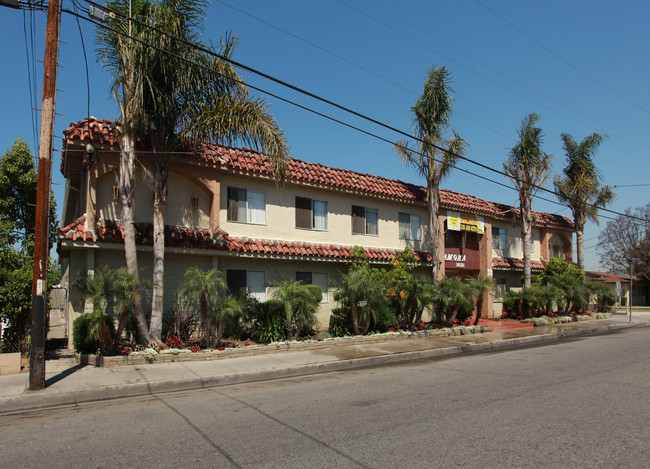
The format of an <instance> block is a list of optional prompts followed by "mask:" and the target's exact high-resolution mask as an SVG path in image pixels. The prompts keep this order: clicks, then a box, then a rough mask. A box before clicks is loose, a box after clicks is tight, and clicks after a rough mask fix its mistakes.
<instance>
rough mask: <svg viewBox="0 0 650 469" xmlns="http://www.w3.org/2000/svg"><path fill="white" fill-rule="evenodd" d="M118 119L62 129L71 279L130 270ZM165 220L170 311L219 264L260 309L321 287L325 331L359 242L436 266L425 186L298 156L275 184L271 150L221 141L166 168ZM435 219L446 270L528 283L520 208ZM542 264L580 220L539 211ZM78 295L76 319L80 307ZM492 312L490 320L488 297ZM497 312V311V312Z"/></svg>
mask: <svg viewBox="0 0 650 469" xmlns="http://www.w3.org/2000/svg"><path fill="white" fill-rule="evenodd" d="M118 138H119V124H118V123H115V122H112V121H108V120H98V119H94V118H90V119H87V120H84V121H81V122H78V123H74V124H72V125H71V126H70V127H69V128H68V129H66V131H65V136H64V142H65V144H64V149H63V155H62V165H61V171H62V172H63V175H64V176H65V178H66V196H65V200H64V206H63V223H62V225H63V228H62V229H61V230H60V233H59V256H60V261H61V263H62V268H63V273H64V281H67V282H68V283H69V284H70V285H71V284H72V283H71V282H70V279H74V278H75V277H77V276H82V275H85V274H87V273H91V272H93V271H94V270H95V269H97V268H99V267H100V266H103V265H109V266H113V267H119V266H122V265H124V245H123V234H122V230H121V225H120V211H121V206H120V203H119V200H118V191H117V180H118V171H119V140H118ZM150 158H151V154H150V153H149V152H148V151H147V149H146V148H139V151H138V161H139V167H138V171H137V182H136V189H135V194H136V195H135V200H136V222H137V233H138V234H137V244H138V247H137V248H138V262H139V265H140V266H141V267H142V268H144V271H143V273H142V275H143V276H144V277H150V276H151V265H152V242H153V236H152V224H151V220H152V191H151V189H150V188H149V186H148V185H147V183H146V182H145V179H146V178H145V177H144V173H145V172H146V169H147V168H148V167H150V163H151V160H150ZM168 187H169V188H168V194H167V200H168V202H167V206H166V210H165V223H166V236H165V238H166V241H165V242H166V254H165V280H164V282H165V284H164V286H165V294H164V295H165V296H164V303H165V308H166V309H167V308H169V307H170V306H171V305H172V303H173V301H174V294H175V290H176V288H177V286H178V285H179V284H180V282H181V281H182V277H183V274H184V272H185V270H186V269H187V268H189V267H191V266H198V267H200V268H203V269H209V268H216V269H219V270H220V271H221V272H223V273H224V275H225V277H226V279H227V282H228V284H229V286H231V288H233V289H238V288H241V287H245V288H246V289H247V290H248V291H249V292H250V294H251V295H253V296H255V297H256V298H258V299H260V300H265V299H267V298H268V296H269V291H268V287H267V284H268V282H269V281H270V280H272V279H278V278H280V277H281V276H283V277H284V278H293V279H298V280H304V281H306V282H310V283H314V284H316V285H319V286H321V288H322V289H323V293H324V295H323V301H322V305H321V311H320V313H319V320H320V322H321V325H322V326H323V327H327V324H328V317H329V314H330V312H331V309H332V307H334V306H335V305H334V300H333V295H332V287H331V285H332V284H333V281H334V280H335V279H336V278H337V277H338V275H339V272H341V271H343V270H344V269H345V266H346V263H347V262H349V261H350V259H351V255H350V249H351V248H352V247H353V246H355V245H358V246H362V247H364V248H365V250H366V253H367V255H368V257H369V259H370V261H371V262H374V263H377V264H386V265H388V264H389V263H390V261H391V260H392V259H393V258H394V256H395V254H396V253H397V252H398V251H401V250H403V249H404V248H406V247H410V248H411V249H413V250H414V251H415V252H416V253H417V254H418V256H419V258H420V261H421V264H422V267H421V269H422V271H423V272H428V271H430V270H429V269H428V268H427V267H428V266H430V265H431V258H430V254H428V251H429V246H428V243H427V242H426V239H427V225H428V223H427V221H428V213H427V207H426V201H425V193H424V189H423V188H422V187H419V186H416V185H412V184H407V183H404V182H401V181H398V180H392V179H387V178H383V177H379V176H373V175H370V174H362V173H358V172H354V171H349V170H345V169H339V168H333V167H328V166H323V165H321V164H314V163H308V162H305V161H301V160H298V159H291V160H290V162H289V165H288V170H287V177H286V184H285V185H284V186H283V187H277V186H276V185H275V183H274V180H273V175H272V172H271V166H270V164H269V161H268V159H267V158H266V157H265V156H264V155H263V154H261V153H259V152H257V151H254V150H248V149H239V148H231V147H226V146H220V145H211V146H208V147H206V148H203V149H202V150H201V151H198V152H193V153H186V154H178V155H175V156H174V157H173V158H172V159H171V162H170V171H169V184H168ZM438 216H439V218H440V220H441V222H442V226H443V227H444V229H443V230H442V233H441V238H442V239H441V241H443V242H444V246H445V249H444V252H441V254H440V259H439V262H440V263H441V266H442V268H443V269H444V272H445V275H458V276H462V277H468V276H473V275H476V274H478V273H483V274H485V275H488V276H492V277H494V278H495V279H496V282H497V284H498V289H497V296H498V294H499V292H501V293H502V292H504V291H505V290H506V289H507V288H508V287H512V286H521V276H522V269H523V260H522V257H523V256H522V248H521V239H520V237H521V236H520V229H519V221H518V209H516V208H514V207H511V206H507V205H503V204H499V203H495V202H489V201H486V200H482V199H479V198H477V197H474V196H471V195H465V194H460V193H457V192H453V191H449V190H442V191H441V211H440V213H439V215H438ZM534 219H535V222H534V229H533V238H534V239H533V243H532V259H533V269H534V270H540V269H542V268H543V267H544V264H545V262H546V261H547V260H548V259H549V258H550V257H551V256H562V257H565V258H568V259H570V258H571V252H572V248H571V233H572V230H573V223H572V222H571V221H570V220H569V219H567V218H565V217H561V216H558V215H552V214H548V213H536V214H535V217H534ZM85 307H86V306H85V305H84V304H83V302H81V301H79V298H78V294H77V293H76V292H75V291H74V288H73V289H72V291H71V292H70V295H69V302H68V311H69V316H70V320H72V319H73V318H74V317H76V315H78V314H80V313H81V312H83V311H84V308H85ZM485 308H486V309H485V311H484V314H485V315H486V316H491V315H493V314H494V310H493V306H492V301H487V302H486V305H485ZM497 312H498V308H497Z"/></svg>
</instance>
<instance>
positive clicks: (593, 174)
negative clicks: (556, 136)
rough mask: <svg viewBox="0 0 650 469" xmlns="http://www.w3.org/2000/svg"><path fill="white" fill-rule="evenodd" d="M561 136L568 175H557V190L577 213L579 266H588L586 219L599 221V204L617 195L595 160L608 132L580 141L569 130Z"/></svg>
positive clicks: (575, 218)
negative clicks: (603, 182) (604, 178)
mask: <svg viewBox="0 0 650 469" xmlns="http://www.w3.org/2000/svg"><path fill="white" fill-rule="evenodd" d="M561 137H562V143H563V145H562V146H563V148H564V152H565V154H566V158H567V165H566V166H565V167H564V170H563V173H564V175H563V176H559V177H557V178H555V181H554V184H555V194H556V195H557V198H558V199H559V200H560V202H562V203H564V204H565V205H566V206H567V207H569V208H570V209H571V212H572V213H573V222H574V223H575V231H576V244H577V251H578V267H580V269H581V270H585V240H584V230H585V222H586V221H587V220H591V221H593V222H595V223H598V221H599V220H598V207H605V206H606V205H607V204H609V203H611V202H612V201H613V200H614V199H615V197H616V195H615V194H614V192H613V191H612V189H611V187H609V186H601V182H602V175H601V174H600V171H598V169H597V168H596V165H595V164H594V161H593V158H594V154H595V153H596V150H597V149H598V147H599V146H600V144H601V143H602V141H603V139H604V138H605V136H604V135H602V134H599V133H594V134H592V135H590V136H588V137H585V139H584V140H583V141H582V142H580V143H577V142H576V141H575V140H574V139H573V137H572V136H571V135H569V134H567V133H563V134H562V136H561Z"/></svg>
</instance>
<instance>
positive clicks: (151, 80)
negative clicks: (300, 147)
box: [105, 0, 288, 341]
mask: <svg viewBox="0 0 650 469" xmlns="http://www.w3.org/2000/svg"><path fill="white" fill-rule="evenodd" d="M125 3H126V2H125V0H117V1H116V2H114V4H117V5H109V6H119V7H120V8H121V9H122V10H123V9H124V7H125ZM138 4H139V5H138V8H136V9H135V10H133V11H134V12H135V13H133V16H136V18H137V20H138V23H137V24H138V25H139V24H141V23H144V24H146V25H148V26H152V27H154V28H156V29H155V30H154V29H148V28H146V27H139V28H138V29H137V31H138V33H139V36H138V38H139V39H142V40H143V41H144V42H145V43H147V44H152V45H154V46H155V47H150V46H144V47H143V46H141V45H138V46H137V47H136V49H137V50H139V51H141V53H140V54H136V57H135V59H134V60H133V62H134V64H133V67H134V68H135V69H136V72H137V73H136V77H137V79H138V81H137V83H136V86H135V91H134V93H133V94H134V95H135V96H136V97H137V102H138V103H139V107H137V108H136V109H134V112H135V117H132V119H133V120H134V121H135V122H137V123H138V124H139V127H138V129H139V130H141V131H142V132H143V133H144V134H145V135H146V137H147V138H148V140H149V141H150V143H151V146H152V150H153V154H154V158H153V172H152V174H151V176H152V177H151V178H150V179H151V181H152V187H153V191H154V204H153V224H154V265H153V293H152V314H151V323H150V326H149V333H150V335H151V337H152V339H154V340H158V341H159V340H160V339H161V337H160V336H161V331H162V315H163V311H162V308H163V279H164V252H165V246H164V242H165V241H164V208H165V203H166V192H167V177H168V170H169V164H170V159H171V157H172V156H173V154H174V152H176V151H178V150H179V149H180V148H182V147H196V146H197V144H199V145H200V144H201V143H203V142H208V141H212V142H219V143H226V144H228V143H232V142H240V141H241V142H245V143H248V144H252V145H253V146H255V147H258V148H260V149H261V150H262V151H264V152H265V153H267V154H268V156H269V157H270V158H271V161H272V164H273V167H274V169H275V175H276V179H277V180H278V181H281V180H282V178H283V175H284V168H285V165H286V160H287V158H286V156H287V154H288V148H287V145H286V140H285V138H284V135H283V133H282V130H281V129H280V128H279V126H278V125H277V124H276V123H275V121H274V120H273V117H272V116H271V115H270V114H269V113H268V111H267V109H266V104H265V102H264V101H263V100H261V99H252V98H251V97H250V96H249V95H248V92H247V90H246V88H245V86H244V85H243V84H242V83H241V80H240V79H239V76H238V74H237V72H236V71H235V70H234V68H233V67H232V66H231V65H230V64H229V63H227V62H226V61H223V60H221V59H219V58H215V57H214V56H212V55H210V54H207V53H204V52H201V51H199V50H198V49H197V48H196V47H195V46H194V45H196V44H198V45H201V46H203V45H202V44H201V43H200V32H201V29H202V19H203V18H204V16H205V14H204V9H205V6H206V2H204V1H201V0H187V1H181V0H159V1H156V2H154V1H152V0H142V1H140V2H138ZM111 9H113V8H111ZM130 31H131V34H134V33H133V29H131V30H130ZM161 31H162V33H161ZM107 35H109V36H110V37H111V39H113V36H115V34H114V33H113V34H109V33H107ZM176 38H180V40H178V39H176ZM188 43H191V44H194V45H190V44H188ZM235 44H236V41H235V40H233V39H231V38H229V37H227V38H226V39H225V40H224V41H222V44H221V45H220V47H219V48H218V50H217V52H218V53H219V54H220V55H222V56H229V55H230V54H231V53H232V51H233V49H234V46H235ZM125 45H130V44H128V41H121V42H120V41H115V40H112V41H111V42H108V43H107V46H106V47H105V50H106V52H107V55H109V54H111V53H112V54H113V56H120V55H121V54H125V53H126V54H128V51H126V52H125V51H122V50H121V49H120V50H118V47H124V46H125ZM111 46H113V47H114V48H113V49H112V50H111V49H110V48H111ZM203 47H205V46H203ZM122 63H123V62H120V61H118V64H117V65H121V64H122ZM112 71H113V75H114V77H116V80H117V79H118V78H119V79H120V82H123V81H124V80H123V79H122V75H124V74H125V73H126V72H128V71H129V69H127V68H120V67H119V66H118V67H113V69H112ZM126 111H128V109H126V110H123V120H124V113H125V112H126ZM125 249H126V230H125ZM133 252H135V248H133ZM129 270H131V269H129Z"/></svg>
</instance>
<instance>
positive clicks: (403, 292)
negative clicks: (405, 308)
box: [399, 290, 406, 299]
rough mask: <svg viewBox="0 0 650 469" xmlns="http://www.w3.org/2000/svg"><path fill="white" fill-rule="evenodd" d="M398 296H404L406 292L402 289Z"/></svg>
mask: <svg viewBox="0 0 650 469" xmlns="http://www.w3.org/2000/svg"><path fill="white" fill-rule="evenodd" d="M399 296H400V298H402V299H404V298H406V292H405V291H404V290H402V291H401V292H399Z"/></svg>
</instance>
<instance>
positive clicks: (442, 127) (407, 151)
mask: <svg viewBox="0 0 650 469" xmlns="http://www.w3.org/2000/svg"><path fill="white" fill-rule="evenodd" d="M451 79H452V77H451V73H450V72H449V70H447V69H446V68H445V67H440V68H434V67H431V68H430V69H429V75H428V78H427V81H425V82H424V92H423V93H422V96H420V97H419V98H418V100H417V102H416V103H415V106H413V107H412V108H411V112H412V113H413V123H414V127H415V133H416V136H417V138H418V139H419V140H418V141H417V143H416V148H417V149H415V150H414V149H411V148H409V143H408V142H404V141H400V142H397V144H396V145H394V147H393V148H394V149H395V151H396V152H397V153H399V155H400V156H401V158H402V160H403V161H405V162H406V164H408V165H410V166H414V167H415V168H416V169H417V171H418V172H419V173H420V174H421V175H422V176H423V177H424V179H425V180H426V181H427V203H428V209H429V245H430V247H431V258H432V259H431V261H432V264H433V278H434V280H436V281H437V280H438V279H439V278H440V275H441V269H440V260H439V259H440V254H439V251H440V221H439V219H438V209H439V207H440V191H439V189H440V182H441V181H442V179H443V178H444V177H445V176H447V175H448V174H449V173H450V172H451V170H452V168H453V167H454V166H455V164H456V161H457V160H458V158H459V156H461V155H462V154H463V153H464V152H465V149H466V148H467V142H465V140H464V139H463V138H461V137H460V136H459V135H458V134H457V133H456V132H455V131H453V130H452V129H451V126H450V120H451V113H452V104H453V101H454V98H453V96H452V93H453V92H454V90H453V89H452V88H451V86H450V83H451ZM443 147H444V149H443Z"/></svg>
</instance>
